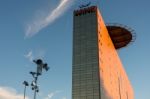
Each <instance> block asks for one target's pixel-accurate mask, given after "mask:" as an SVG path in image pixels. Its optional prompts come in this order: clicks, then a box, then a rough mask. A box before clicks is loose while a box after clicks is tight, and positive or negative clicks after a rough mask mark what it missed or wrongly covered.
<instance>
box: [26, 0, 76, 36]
mask: <svg viewBox="0 0 150 99" xmlns="http://www.w3.org/2000/svg"><path fill="white" fill-rule="evenodd" d="M73 1H74V0H60V3H59V4H58V6H57V7H56V8H55V9H53V10H52V11H50V13H49V14H48V15H47V16H45V17H44V18H41V19H38V20H33V22H32V23H31V24H28V26H27V29H26V33H25V35H26V37H32V36H34V35H35V34H37V33H38V32H39V31H40V30H42V29H43V28H45V27H47V26H48V25H49V24H51V23H52V22H54V21H55V20H56V19H57V18H58V17H60V16H61V15H62V14H63V13H64V12H65V11H66V10H67V9H68V7H69V6H70V5H71V4H72V2H73Z"/></svg>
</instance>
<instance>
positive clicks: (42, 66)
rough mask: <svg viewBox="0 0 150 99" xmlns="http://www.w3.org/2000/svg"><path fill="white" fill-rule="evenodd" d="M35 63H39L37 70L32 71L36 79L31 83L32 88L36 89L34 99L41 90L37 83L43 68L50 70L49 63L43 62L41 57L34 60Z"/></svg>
mask: <svg viewBox="0 0 150 99" xmlns="http://www.w3.org/2000/svg"><path fill="white" fill-rule="evenodd" d="M33 62H34V63H36V65H37V69H36V72H32V71H31V72H30V74H31V75H32V77H33V78H34V80H33V81H32V83H31V86H32V90H34V99H36V93H37V92H39V86H38V85H37V81H38V77H39V76H40V75H42V70H43V69H45V70H46V71H48V70H49V67H48V65H47V63H43V61H42V60H41V59H37V60H33Z"/></svg>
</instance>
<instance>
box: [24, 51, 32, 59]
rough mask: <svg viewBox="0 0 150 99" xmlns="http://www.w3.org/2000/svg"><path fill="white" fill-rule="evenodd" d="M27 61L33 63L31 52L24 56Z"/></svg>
mask: <svg viewBox="0 0 150 99" xmlns="http://www.w3.org/2000/svg"><path fill="white" fill-rule="evenodd" d="M24 56H25V57H26V58H27V59H29V60H30V61H33V58H34V57H33V52H32V51H29V52H28V53H27V54H26V55H24Z"/></svg>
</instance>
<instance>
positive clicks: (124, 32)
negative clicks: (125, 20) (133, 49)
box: [107, 25, 133, 49]
mask: <svg viewBox="0 0 150 99" xmlns="http://www.w3.org/2000/svg"><path fill="white" fill-rule="evenodd" d="M107 30H108V33H109V35H110V37H111V39H112V42H113V44H114V46H115V48H116V49H119V48H122V47H125V46H127V45H128V44H129V43H130V42H131V41H132V40H133V36H132V33H131V31H130V30H128V29H126V28H124V27H121V26H115V25H114V26H113V25H112V26H111V25H110V26H109V25H108V26H107Z"/></svg>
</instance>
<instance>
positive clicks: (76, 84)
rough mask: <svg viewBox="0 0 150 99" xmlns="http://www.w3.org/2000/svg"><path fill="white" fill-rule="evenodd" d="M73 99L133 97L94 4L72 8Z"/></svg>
mask: <svg viewBox="0 0 150 99" xmlns="http://www.w3.org/2000/svg"><path fill="white" fill-rule="evenodd" d="M72 65H73V68H72V99H134V96H133V90H132V87H131V84H130V81H129V80H128V77H127V75H126V72H125V70H124V68H123V65H122V63H121V61H120V59H119V57H118V54H117V51H116V49H115V47H114V45H113V43H112V40H111V38H110V36H109V33H108V31H107V28H106V26H105V24H104V21H103V19H102V17H101V14H100V12H99V10H98V8H97V7H96V6H91V7H87V8H82V9H79V10H75V11H74V17H73V63H72Z"/></svg>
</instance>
